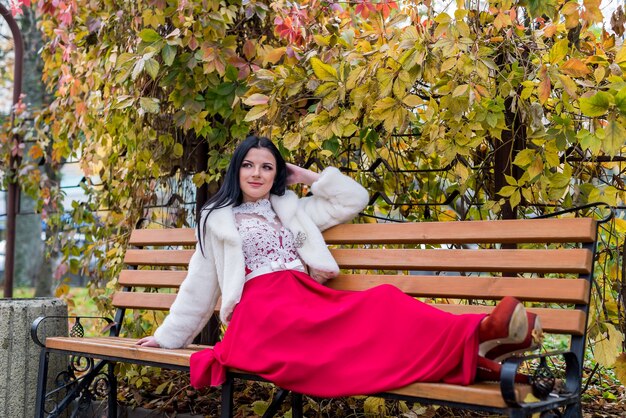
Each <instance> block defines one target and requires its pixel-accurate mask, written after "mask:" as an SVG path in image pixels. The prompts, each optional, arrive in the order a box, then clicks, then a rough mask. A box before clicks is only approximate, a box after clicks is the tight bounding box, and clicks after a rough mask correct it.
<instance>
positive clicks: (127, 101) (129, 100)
mask: <svg viewBox="0 0 626 418" xmlns="http://www.w3.org/2000/svg"><path fill="white" fill-rule="evenodd" d="M133 103H135V98H134V97H133V96H128V95H123V96H118V98H117V100H116V101H115V103H114V104H113V106H112V107H113V109H126V108H127V107H129V106H131V105H132V104H133Z"/></svg>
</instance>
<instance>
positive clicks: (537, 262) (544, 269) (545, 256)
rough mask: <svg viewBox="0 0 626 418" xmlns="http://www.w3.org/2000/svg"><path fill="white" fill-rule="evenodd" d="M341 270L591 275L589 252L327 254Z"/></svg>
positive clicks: (371, 251) (368, 251)
mask: <svg viewBox="0 0 626 418" xmlns="http://www.w3.org/2000/svg"><path fill="white" fill-rule="evenodd" d="M331 252H332V254H333V257H335V260H336V261H337V264H339V266H340V267H341V268H347V269H373V270H377V269H378V270H384V269H389V270H425V271H475V272H500V271H502V272H516V273H579V274H588V273H589V272H590V271H591V251H589V250H586V249H560V250H525V249H522V250H488V249H482V250H457V249H442V250H412V249H387V248H383V249H378V248H377V249H346V248H338V249H333V250H331Z"/></svg>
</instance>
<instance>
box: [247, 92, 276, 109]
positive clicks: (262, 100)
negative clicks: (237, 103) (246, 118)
mask: <svg viewBox="0 0 626 418" xmlns="http://www.w3.org/2000/svg"><path fill="white" fill-rule="evenodd" d="M269 100H270V98H269V97H268V96H266V95H265V94H260V93H254V94H251V95H250V96H249V97H246V98H245V99H244V100H243V103H244V104H246V105H248V106H256V105H265V104H267V102H269Z"/></svg>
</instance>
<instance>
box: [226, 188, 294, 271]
mask: <svg viewBox="0 0 626 418" xmlns="http://www.w3.org/2000/svg"><path fill="white" fill-rule="evenodd" d="M233 213H234V214H235V223H236V225H237V229H238V230H239V235H240V236H241V240H242V242H243V255H244V259H245V262H246V274H248V273H250V272H252V271H254V270H256V269H258V268H260V267H264V266H267V265H269V264H270V263H272V262H279V263H289V262H291V261H294V260H298V259H299V258H298V253H297V251H296V246H295V240H294V237H293V234H292V233H291V231H290V230H289V229H287V228H285V227H284V226H283V225H282V224H281V223H280V220H279V219H278V216H276V213H275V212H274V210H273V209H272V205H271V203H270V201H269V200H267V199H261V200H257V201H256V202H248V203H242V204H241V205H239V206H235V207H234V208H233Z"/></svg>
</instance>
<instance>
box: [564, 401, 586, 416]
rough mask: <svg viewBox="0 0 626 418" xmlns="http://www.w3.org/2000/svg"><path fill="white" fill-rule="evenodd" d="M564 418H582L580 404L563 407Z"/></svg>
mask: <svg viewBox="0 0 626 418" xmlns="http://www.w3.org/2000/svg"><path fill="white" fill-rule="evenodd" d="M563 417H564V418H582V417H583V408H582V405H581V403H580V402H577V403H575V404H571V405H567V407H565V412H564V414H563Z"/></svg>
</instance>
